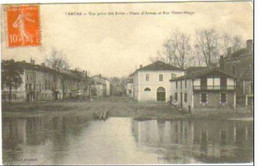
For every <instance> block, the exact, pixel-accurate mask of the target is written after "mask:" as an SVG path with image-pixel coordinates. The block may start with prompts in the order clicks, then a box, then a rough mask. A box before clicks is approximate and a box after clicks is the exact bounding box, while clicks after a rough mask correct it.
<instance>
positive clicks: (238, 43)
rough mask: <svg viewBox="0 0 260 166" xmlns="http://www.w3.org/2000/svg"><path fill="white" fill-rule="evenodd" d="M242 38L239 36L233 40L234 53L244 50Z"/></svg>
mask: <svg viewBox="0 0 260 166" xmlns="http://www.w3.org/2000/svg"><path fill="white" fill-rule="evenodd" d="M242 43H243V42H242V37H241V36H239V35H235V36H233V38H232V48H233V52H235V51H237V50H239V49H240V48H242Z"/></svg>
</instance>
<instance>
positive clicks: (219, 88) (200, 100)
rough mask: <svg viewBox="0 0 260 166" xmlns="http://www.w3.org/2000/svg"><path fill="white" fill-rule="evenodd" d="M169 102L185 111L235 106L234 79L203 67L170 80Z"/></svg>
mask: <svg viewBox="0 0 260 166" xmlns="http://www.w3.org/2000/svg"><path fill="white" fill-rule="evenodd" d="M171 103H172V104H173V105H175V106H178V107H180V108H183V109H184V110H187V111H196V110H203V109H204V108H205V109H209V108H213V109H216V108H218V109H220V108H235V107H236V79H235V78H234V77H233V76H232V75H229V74H226V73H224V72H223V71H220V70H219V69H204V70H199V71H195V72H191V73H189V74H187V75H185V76H182V77H178V78H175V79H172V80H171Z"/></svg>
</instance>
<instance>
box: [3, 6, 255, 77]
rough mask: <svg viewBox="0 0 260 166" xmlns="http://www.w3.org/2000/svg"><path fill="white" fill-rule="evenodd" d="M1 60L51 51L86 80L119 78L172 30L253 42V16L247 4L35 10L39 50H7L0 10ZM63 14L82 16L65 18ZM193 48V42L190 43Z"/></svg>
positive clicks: (143, 61)
mask: <svg viewBox="0 0 260 166" xmlns="http://www.w3.org/2000/svg"><path fill="white" fill-rule="evenodd" d="M145 11H147V12H157V13H159V12H163V11H165V12H171V11H175V12H176V11H177V12H184V11H188V12H190V13H192V14H176V13H175V14H162V15H131V14H130V12H135V13H136V12H139V13H142V12H145ZM2 12H3V14H2V20H3V24H2V30H1V32H2V45H1V48H2V59H15V60H18V61H20V60H26V61H27V62H29V60H30V59H31V58H32V59H34V60H35V62H36V63H37V64H40V63H42V62H43V61H44V60H45V59H46V58H48V57H49V56H50V54H51V50H52V49H55V50H57V51H59V52H62V55H63V56H64V57H65V58H66V60H67V61H68V62H69V64H70V67H71V68H72V69H73V68H79V69H81V70H87V71H88V72H89V73H90V74H91V75H94V74H102V75H103V76H107V77H112V76H117V77H122V76H127V75H129V74H130V73H131V72H133V71H134V70H135V69H136V68H138V66H139V65H141V64H142V65H147V64H149V63H151V61H150V57H153V56H156V55H157V51H158V50H159V51H160V50H162V44H163V42H164V41H165V40H166V39H167V38H168V37H169V35H170V34H171V32H173V31H174V30H175V29H178V30H179V31H182V32H185V33H188V34H190V35H191V36H194V32H195V31H196V30H197V29H208V28H214V29H216V30H217V31H218V32H220V33H229V34H231V35H235V34H238V35H241V36H242V38H243V39H244V40H247V39H252V38H253V11H252V4H251V3H249V2H218V3H216V2H190V3H188V2H185V3H135V4H133V3H121V4H44V5H41V6H40V26H41V27H40V28H41V46H38V47H13V48H9V47H8V45H7V30H6V23H5V21H6V16H5V12H4V10H3V9H2ZM68 12H82V13H86V15H81V16H75V15H74V16H69V15H67V14H66V13H68ZM89 12H92V13H98V12H103V13H108V12H125V13H128V15H114V16H110V15H103V16H90V15H89ZM193 42H196V41H195V40H194V41H193Z"/></svg>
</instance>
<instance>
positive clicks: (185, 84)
mask: <svg viewBox="0 0 260 166" xmlns="http://www.w3.org/2000/svg"><path fill="white" fill-rule="evenodd" d="M184 87H185V88H187V80H185V81H184Z"/></svg>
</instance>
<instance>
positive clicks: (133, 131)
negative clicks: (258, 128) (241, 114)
mask: <svg viewBox="0 0 260 166" xmlns="http://www.w3.org/2000/svg"><path fill="white" fill-rule="evenodd" d="M252 138H253V133H252V122H241V121H224V120H223V121H217V120H215V121H212V120H211V121H207V120H173V121H164V120H148V121H136V120H132V119H130V118H110V119H108V120H107V121H90V120H89V119H88V117H84V116H77V115H73V116H63V117H59V116H57V117H28V118H3V162H4V163H5V164H25V165H26V164H91V163H93V164H94V163H96V164H106V163H110V164H119V163H121V164H125V163H129V164H131V163H212V162H218V163H222V162H252V156H253V154H252V153H253V151H252V148H253V147H252Z"/></svg>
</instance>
